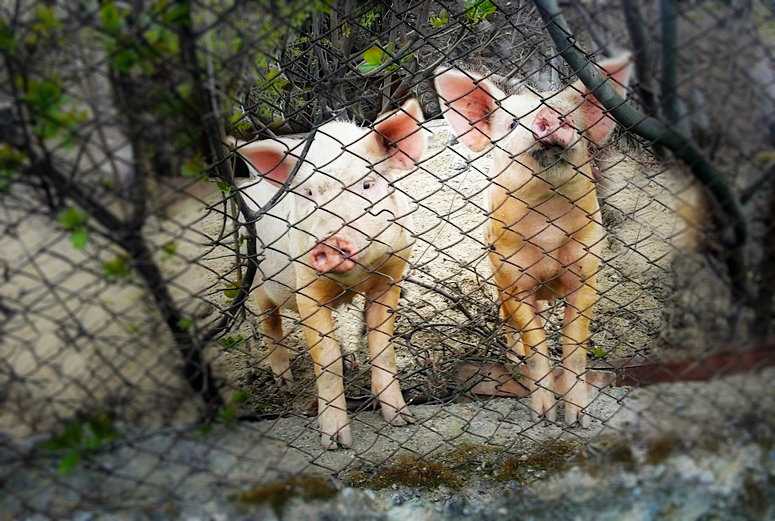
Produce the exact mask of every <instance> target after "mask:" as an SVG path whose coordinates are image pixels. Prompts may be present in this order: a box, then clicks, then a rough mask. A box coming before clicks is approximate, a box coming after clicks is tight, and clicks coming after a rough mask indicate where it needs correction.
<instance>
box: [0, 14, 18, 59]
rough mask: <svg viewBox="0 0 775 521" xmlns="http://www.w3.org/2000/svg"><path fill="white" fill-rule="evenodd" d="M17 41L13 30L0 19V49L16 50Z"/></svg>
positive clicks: (10, 51)
mask: <svg viewBox="0 0 775 521" xmlns="http://www.w3.org/2000/svg"><path fill="white" fill-rule="evenodd" d="M18 43H19V42H18V41H17V40H16V35H15V34H14V32H13V31H12V30H11V29H10V28H9V27H8V25H6V23H5V22H3V21H0V50H3V51H7V52H9V53H12V52H14V51H15V50H16V46H17V45H18Z"/></svg>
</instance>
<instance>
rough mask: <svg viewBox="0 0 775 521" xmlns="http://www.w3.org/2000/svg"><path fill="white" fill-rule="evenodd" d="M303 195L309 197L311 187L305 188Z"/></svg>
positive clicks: (310, 195)
mask: <svg viewBox="0 0 775 521" xmlns="http://www.w3.org/2000/svg"><path fill="white" fill-rule="evenodd" d="M304 195H306V196H307V197H309V198H312V189H311V188H307V189H306V190H304Z"/></svg>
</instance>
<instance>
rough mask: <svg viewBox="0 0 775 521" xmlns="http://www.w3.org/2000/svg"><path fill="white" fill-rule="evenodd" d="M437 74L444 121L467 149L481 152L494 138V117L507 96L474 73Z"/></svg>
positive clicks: (454, 71)
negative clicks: (500, 102) (500, 103)
mask: <svg viewBox="0 0 775 521" xmlns="http://www.w3.org/2000/svg"><path fill="white" fill-rule="evenodd" d="M436 72H437V76H436V79H435V80H434V81H435V83H436V92H437V93H438V94H439V100H440V102H441V108H442V110H443V111H444V119H446V120H447V123H449V125H450V126H451V127H452V130H454V132H455V134H456V135H457V137H458V139H460V141H462V142H463V144H464V145H466V146H467V147H468V148H470V149H471V150H473V151H474V152H481V151H482V150H484V149H485V148H486V147H487V146H489V145H490V144H491V142H492V141H491V139H492V138H493V137H494V136H493V129H492V123H491V121H492V118H491V117H490V116H492V114H493V112H495V110H497V108H498V102H499V101H501V100H503V99H504V98H505V97H506V95H505V94H504V93H503V91H501V90H500V89H499V88H497V87H496V86H495V85H493V84H492V83H491V82H489V81H487V80H484V79H478V77H477V76H476V75H473V74H471V73H467V72H462V71H459V70H454V69H453V70H448V71H447V72H443V73H441V74H439V73H438V72H439V71H436Z"/></svg>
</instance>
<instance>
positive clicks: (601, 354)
mask: <svg viewBox="0 0 775 521" xmlns="http://www.w3.org/2000/svg"><path fill="white" fill-rule="evenodd" d="M589 352H590V353H592V354H593V355H594V356H596V357H598V358H605V355H606V354H608V353H607V352H606V350H605V349H603V348H601V347H590V348H589Z"/></svg>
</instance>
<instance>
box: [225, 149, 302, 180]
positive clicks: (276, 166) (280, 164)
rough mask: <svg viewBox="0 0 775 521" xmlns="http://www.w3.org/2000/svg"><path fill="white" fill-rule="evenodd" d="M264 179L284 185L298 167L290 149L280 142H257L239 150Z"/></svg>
mask: <svg viewBox="0 0 775 521" xmlns="http://www.w3.org/2000/svg"><path fill="white" fill-rule="evenodd" d="M237 152H238V153H239V154H240V155H241V156H243V157H244V158H245V159H247V160H248V162H249V163H250V164H251V165H253V167H254V168H255V169H256V170H258V173H259V174H261V176H262V177H264V178H266V179H267V180H269V181H270V182H272V183H273V184H275V185H278V186H279V185H282V184H283V183H284V182H285V180H286V179H288V175H289V174H290V173H291V170H293V167H294V166H295V165H296V158H295V157H293V156H292V155H290V154H291V151H290V149H289V148H288V146H287V145H285V144H284V143H281V142H279V141H271V140H265V141H255V142H253V143H248V144H246V145H243V146H241V147H238V148H237Z"/></svg>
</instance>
